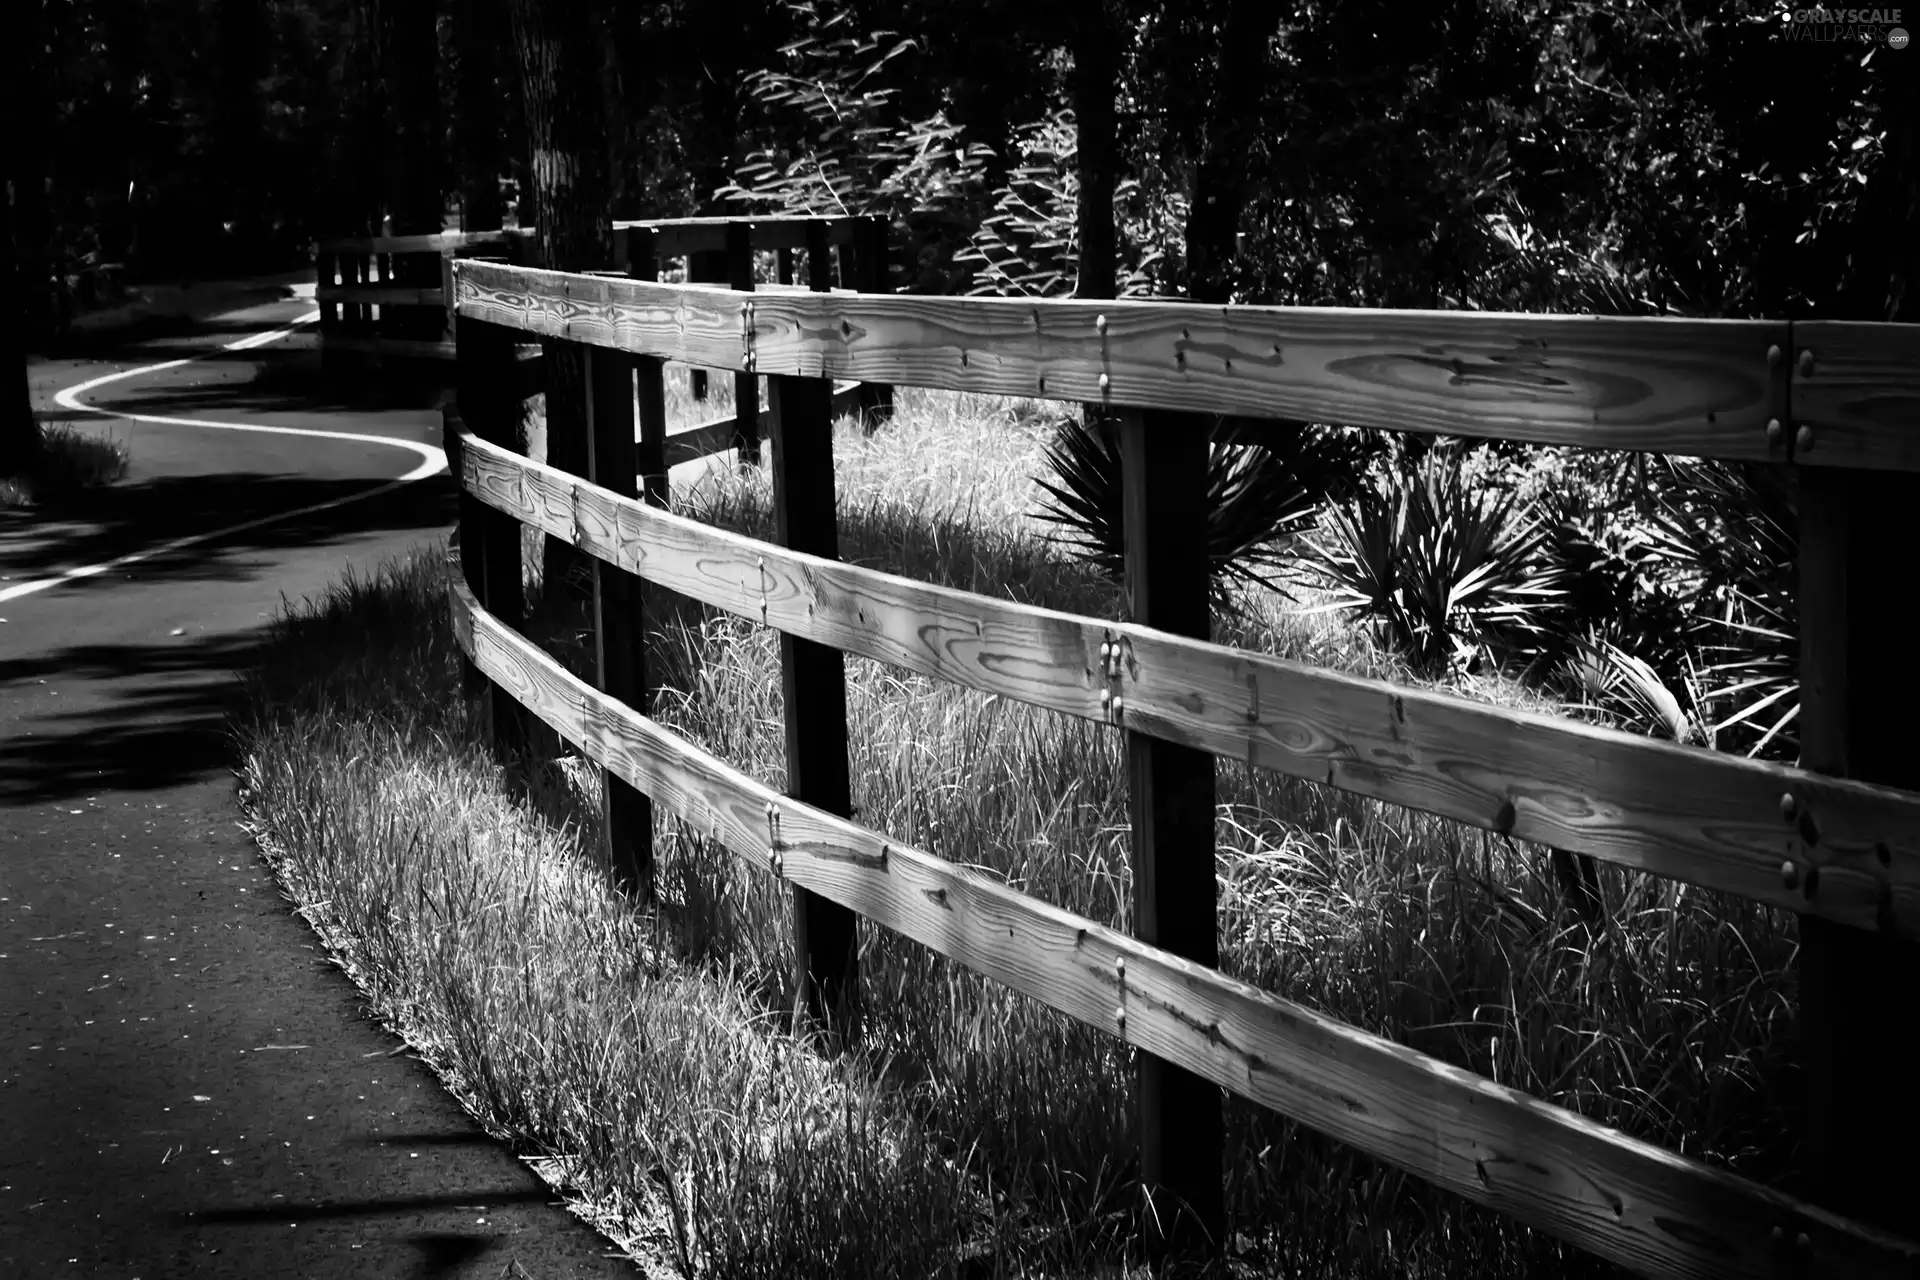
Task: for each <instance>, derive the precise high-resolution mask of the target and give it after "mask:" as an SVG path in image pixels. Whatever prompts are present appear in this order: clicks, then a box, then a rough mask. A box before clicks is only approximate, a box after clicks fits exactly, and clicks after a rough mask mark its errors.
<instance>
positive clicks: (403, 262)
mask: <svg viewBox="0 0 1920 1280" xmlns="http://www.w3.org/2000/svg"><path fill="white" fill-rule="evenodd" d="M374 32H375V39H376V42H377V48H378V53H377V56H376V63H377V65H378V67H379V75H380V80H381V83H382V85H383V86H384V89H385V93H384V97H385V101H386V105H387V119H386V136H387V145H386V155H385V161H386V171H385V173H384V175H383V178H384V181H383V182H382V184H381V186H382V191H383V194H384V195H385V200H384V202H383V203H384V204H385V207H386V213H387V216H388V217H389V218H390V219H391V220H392V226H393V234H394V235H397V236H414V235H434V234H436V233H438V232H439V231H440V229H441V226H442V224H443V222H444V221H445V214H446V202H445V199H444V195H443V190H442V187H441V182H440V178H441V151H442V148H441V146H440V137H441V130H440V81H439V76H438V74H437V70H438V65H439V54H440V42H439V35H438V32H437V30H436V28H435V22H434V4H433V0H377V3H376V21H375V25H374ZM389 261H390V262H391V263H392V278H393V282H394V283H395V284H397V285H404V286H407V287H410V288H416V289H432V288H436V287H438V286H439V284H440V262H439V259H438V258H437V257H433V256H429V255H427V254H407V255H405V256H401V255H395V256H394V257H393V258H391V259H390V260H389ZM445 327H446V318H445V316H444V314H442V313H440V312H436V311H430V310H427V309H426V308H414V309H409V310H403V311H396V312H395V313H394V314H393V315H392V316H391V318H390V320H389V321H388V322H387V323H385V324H384V328H385V330H386V332H387V334H389V335H390V336H392V337H395V338H401V339H413V340H419V341H429V342H430V341H434V340H436V339H438V338H439V337H440V336H441V333H442V331H443V330H444V329H445Z"/></svg>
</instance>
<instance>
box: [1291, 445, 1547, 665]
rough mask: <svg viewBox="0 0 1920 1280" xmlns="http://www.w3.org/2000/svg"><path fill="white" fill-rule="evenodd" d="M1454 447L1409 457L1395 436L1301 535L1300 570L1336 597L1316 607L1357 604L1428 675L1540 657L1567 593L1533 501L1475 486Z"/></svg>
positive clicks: (1355, 607) (1388, 640)
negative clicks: (1349, 494) (1547, 553)
mask: <svg viewBox="0 0 1920 1280" xmlns="http://www.w3.org/2000/svg"><path fill="white" fill-rule="evenodd" d="M1460 453H1461V448H1460V446H1458V445H1457V444H1454V443H1451V442H1447V443H1443V444H1441V445H1440V446H1438V447H1435V448H1434V449H1432V450H1431V451H1429V452H1428V453H1427V454H1426V455H1425V456H1423V457H1421V458H1420V459H1419V460H1418V461H1410V460H1408V459H1406V458H1405V456H1404V454H1403V446H1402V445H1401V444H1400V442H1398V441H1397V440H1396V441H1395V444H1394V449H1393V456H1392V460H1391V463H1390V465H1388V466H1387V467H1386V468H1384V470H1383V471H1382V472H1381V473H1380V476H1379V478H1378V479H1377V481H1376V482H1375V483H1373V484H1371V485H1368V486H1365V487H1362V488H1361V489H1360V490H1359V491H1358V492H1357V493H1356V494H1355V495H1354V496H1353V498H1352V499H1351V500H1350V501H1348V502H1346V503H1343V504H1339V505H1336V506H1334V507H1332V508H1330V509H1329V511H1328V513H1327V518H1326V522H1325V526H1324V528H1323V529H1322V530H1321V531H1319V532H1318V533H1315V534H1312V535H1309V536H1308V537H1307V538H1306V539H1305V545H1306V548H1307V554H1306V556H1305V557H1304V558H1303V562H1302V568H1303V569H1304V570H1305V571H1306V573H1307V575H1308V576H1309V577H1310V578H1313V579H1317V580H1318V581H1319V583H1320V584H1322V585H1323V586H1324V587H1326V588H1327V589H1329V590H1330V591H1331V592H1332V594H1333V599H1332V600H1331V601H1330V602H1329V603H1327V604H1325V605H1322V606H1320V607H1321V608H1322V609H1352V610H1356V611H1358V612H1360V613H1361V614H1362V615H1363V616H1364V617H1366V618H1367V619H1368V620H1369V621H1370V622H1371V623H1372V625H1373V626H1374V627H1375V629H1376V632H1377V634H1378V635H1379V638H1380V639H1381V640H1382V641H1383V642H1384V643H1386V644H1387V645H1388V646H1390V647H1391V648H1393V649H1395V650H1397V651H1398V652H1400V653H1401V654H1403V655H1404V656H1405V657H1406V658H1407V659H1408V660H1409V661H1410V662H1412V663H1413V664H1414V666H1415V667H1417V668H1420V669H1423V670H1428V671H1435V670H1443V669H1465V668H1471V667H1473V666H1476V665H1478V664H1479V663H1480V662H1481V661H1482V660H1484V659H1486V658H1494V659H1496V660H1497V659H1504V658H1506V657H1509V656H1526V657H1528V658H1530V659H1532V658H1537V656H1538V655H1539V654H1540V653H1541V652H1542V650H1543V648H1544V646H1545V645H1546V643H1547V641H1548V636H1549V632H1548V629H1547V624H1548V615H1549V614H1550V613H1551V612H1552V611H1553V610H1554V609H1556V608H1557V607H1558V606H1559V604H1560V601H1561V598H1562V594H1563V593H1562V590H1561V586H1560V580H1561V575H1560V573H1559V572H1558V571H1557V570H1556V569H1554V568H1553V567H1552V566H1550V565H1547V564H1544V563H1542V560H1541V556H1540V554H1539V553H1540V549H1541V546H1542V544H1543V542H1544V540H1545V536H1546V535H1545V530H1544V528H1543V527H1542V524H1541V522H1540V520H1539V519H1538V518H1537V516H1536V515H1535V511H1534V508H1533V505H1532V504H1531V503H1528V504H1524V505H1516V504H1517V503H1518V502H1519V499H1518V496H1517V495H1516V494H1514V493H1512V492H1502V491H1500V490H1498V489H1491V488H1489V487H1486V486H1483V485H1479V484H1476V483H1474V481H1473V479H1472V477H1471V476H1470V475H1468V474H1467V473H1466V472H1465V471H1463V470H1462V468H1461V466H1460Z"/></svg>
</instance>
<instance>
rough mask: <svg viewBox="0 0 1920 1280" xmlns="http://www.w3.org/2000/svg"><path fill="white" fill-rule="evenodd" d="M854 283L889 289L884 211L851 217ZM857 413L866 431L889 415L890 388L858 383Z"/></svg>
mask: <svg viewBox="0 0 1920 1280" xmlns="http://www.w3.org/2000/svg"><path fill="white" fill-rule="evenodd" d="M853 235H854V254H853V257H854V269H855V273H856V274H855V280H856V282H857V283H856V284H855V285H854V287H855V288H856V289H858V290H860V292H862V293H892V292H893V278H892V275H891V273H890V271H889V268H888V258H887V218H886V216H885V215H884V214H875V215H873V216H871V217H865V218H858V219H855V221H854V224H853ZM859 397H860V414H861V417H862V419H863V420H864V421H865V423H866V429H867V432H868V434H872V432H873V430H874V428H875V427H878V426H879V425H880V423H881V422H883V421H885V420H886V419H888V418H891V417H892V416H893V388H892V387H890V386H888V385H887V384H885V383H883V382H863V383H861V384H860V391H859Z"/></svg>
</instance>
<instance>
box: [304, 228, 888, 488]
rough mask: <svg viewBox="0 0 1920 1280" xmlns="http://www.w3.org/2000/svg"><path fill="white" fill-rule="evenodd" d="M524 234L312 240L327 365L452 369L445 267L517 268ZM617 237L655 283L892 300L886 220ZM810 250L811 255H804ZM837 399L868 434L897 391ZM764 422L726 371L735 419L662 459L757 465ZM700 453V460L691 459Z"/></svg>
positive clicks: (536, 384) (697, 377)
mask: <svg viewBox="0 0 1920 1280" xmlns="http://www.w3.org/2000/svg"><path fill="white" fill-rule="evenodd" d="M530 235H531V233H529V232H526V231H519V230H508V231H476V232H457V231H456V232H446V233H443V234H440V235H420V236H373V237H365V236H362V237H352V238H346V239H337V240H326V241H322V242H320V243H318V244H317V245H316V246H315V250H314V263H315V271H316V275H317V285H316V289H315V299H316V301H317V302H318V303H319V305H320V350H321V359H322V361H323V363H324V364H326V365H327V366H328V367H330V368H332V369H335V370H339V371H342V372H345V371H347V370H349V369H364V368H370V367H371V368H378V367H383V366H385V365H387V364H389V363H390V362H395V361H407V362H414V361H422V360H438V361H447V362H449V363H450V362H452V361H453V359H454V327H455V325H454V306H453V287H452V271H453V264H454V263H455V262H456V261H458V260H460V259H463V258H480V259H491V260H496V261H505V262H506V263H508V264H509V265H525V263H526V262H527V261H528V259H529V240H530ZM613 236H614V257H615V262H616V265H617V267H618V269H619V271H620V272H621V273H624V274H626V275H628V276H630V277H632V278H634V279H637V280H658V279H659V277H660V276H661V275H662V274H664V273H665V272H664V268H665V266H666V264H668V263H673V262H676V261H677V262H680V263H681V264H682V266H681V267H680V269H679V273H680V274H681V276H682V278H683V279H684V280H686V281H688V282H690V283H698V284H710V285H724V286H725V287H727V288H730V289H734V290H737V291H741V292H754V291H759V292H766V293H779V292H791V291H795V290H825V291H832V292H855V291H857V292H860V293H864V294H868V295H878V294H885V293H890V292H892V285H891V268H890V262H889V250H888V236H887V220H886V219H885V218H884V217H878V216H858V217H836V218H804V217H777V216H776V217H765V218H672V219H659V220H650V221H636V222H624V221H623V222H615V223H614V224H613ZM816 251H818V255H817V256H809V255H813V254H815V252H816ZM761 255H771V257H772V259H773V261H772V263H771V264H770V273H771V275H772V276H773V279H772V280H771V281H762V280H760V279H759V276H760V275H761V274H763V273H762V271H761V270H760V269H759V268H761V267H763V266H768V265H769V264H766V263H765V262H763V261H761V260H760V256H761ZM796 262H799V263H801V264H802V266H801V270H802V271H804V273H805V276H806V279H805V281H804V282H801V283H796V267H795V264H796ZM512 363H513V365H514V367H515V368H516V370H517V371H518V375H517V376H518V382H517V388H518V390H519V391H520V392H521V393H522V394H528V393H531V392H534V391H537V390H539V389H540V387H541V385H542V379H543V377H544V371H543V368H542V365H541V361H540V358H539V353H538V351H537V350H536V349H535V348H534V347H533V346H531V345H529V344H521V345H520V346H519V347H518V348H517V349H516V351H515V353H514V358H513V362H512ZM691 381H692V390H693V397H694V399H695V400H705V399H707V398H708V375H707V369H706V368H704V367H695V368H694V369H692V370H691ZM834 403H835V409H836V411H837V412H858V413H860V414H862V415H863V417H864V420H865V421H866V423H867V424H868V426H869V428H871V427H872V426H873V425H874V424H876V423H878V422H879V421H881V420H883V419H885V418H886V417H887V416H888V415H889V414H891V412H892V408H893V389H892V387H891V386H889V385H887V384H886V383H883V382H872V381H868V382H860V383H856V384H853V385H852V386H850V387H847V388H843V389H842V390H840V391H839V392H837V393H836V399H835V402H834ZM766 421H767V415H766V414H765V413H764V412H763V411H762V409H761V407H760V383H759V377H758V375H757V374H756V373H755V372H754V371H753V370H751V369H748V370H743V371H741V372H738V373H736V374H735V375H734V411H733V412H732V413H731V414H728V415H725V416H722V417H716V418H714V419H712V420H711V421H709V422H704V423H701V424H700V425H699V426H697V427H695V428H694V429H693V430H691V431H688V432H684V433H680V434H679V435H678V436H677V437H676V441H675V443H674V444H673V445H671V446H670V452H671V453H672V454H673V456H674V458H676V459H677V460H678V461H681V462H684V461H689V460H691V459H692V458H694V457H701V456H705V455H706V454H711V453H717V452H720V451H722V450H723V449H726V448H728V447H732V448H735V449H736V450H737V451H738V453H739V456H740V458H741V460H742V461H743V462H757V461H758V458H759V454H760V445H761V441H762V440H763V439H764V438H765V435H766ZM708 446H711V447H708ZM696 449H697V450H703V452H692V451H693V450H696ZM670 465H672V464H670Z"/></svg>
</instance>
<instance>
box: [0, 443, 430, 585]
mask: <svg viewBox="0 0 1920 1280" xmlns="http://www.w3.org/2000/svg"><path fill="white" fill-rule="evenodd" d="M316 446H317V447H319V448H326V447H328V446H327V444H326V442H325V441H310V440H303V439H290V440H289V441H288V448H289V450H292V449H300V450H303V451H306V452H309V453H311V452H312V451H314V450H315V448H316ZM337 447H338V448H340V449H343V450H346V449H354V450H360V451H363V452H364V451H366V450H370V449H375V448H379V447H380V446H375V445H367V444H355V443H351V442H348V443H343V444H341V445H339V446H337ZM382 452H383V453H385V452H390V453H391V454H392V458H393V461H394V463H395V466H394V472H395V474H396V475H398V474H399V473H400V472H402V471H404V470H406V469H407V468H408V467H410V466H412V465H414V464H416V463H417V462H418V461H419V458H418V456H417V455H415V454H411V453H407V452H402V451H401V450H399V449H393V450H390V451H389V450H384V449H383V450H382ZM387 483H390V481H386V480H365V479H339V480H328V479H313V478H308V477H304V476H298V475H272V474H259V473H248V472H234V473H228V474H224V475H210V476H167V477H160V478H156V479H153V480H148V481H144V482H139V483H133V484H118V485H113V486H111V487H109V488H106V489H99V490H94V491H92V492H90V493H82V494H77V495H74V496H72V497H70V498H67V499H65V500H63V501H62V502H59V503H57V504H49V505H46V506H42V507H39V508H37V509H35V510H33V511H31V512H26V511H0V562H4V563H5V564H6V565H7V567H8V574H9V576H10V577H11V578H12V579H13V580H14V581H15V582H20V581H24V580H26V579H29V578H38V577H43V576H46V575H48V574H53V573H59V572H61V571H63V570H65V569H68V568H72V567H74V566H77V565H88V564H100V563H103V562H105V561H108V560H112V559H114V558H115V557H118V556H123V555H127V554H129V553H131V552H134V551H140V550H143V549H145V548H147V547H152V546H156V545H159V544H161V543H165V542H170V541H173V540H174V539H177V538H185V537H190V536H193V535H195V534H201V533H208V532H211V531H213V530H216V529H222V528H225V527H227V526H230V525H236V524H243V523H245V522H246V521H249V520H257V519H261V518H263V517H267V516H273V515H277V514H279V513H282V512H286V511H296V510H299V509H300V508H302V507H308V506H313V505H316V504H318V503H322V502H331V501H334V500H337V499H341V498H347V497H351V496H353V495H356V494H364V493H370V492H372V491H373V490H375V489H378V488H379V487H380V486H381V485H383V484H387ZM456 499H457V495H456V494H455V492H454V489H453V482H452V479H451V478H450V477H448V476H446V475H444V474H442V475H439V476H434V477H431V478H429V479H426V480H420V481H416V482H414V483H412V484H408V485H405V486H403V487H401V488H399V489H395V490H392V491H390V492H387V493H383V494H379V495H378V496H376V497H371V498H364V499H361V500H359V501H355V502H351V503H347V504H345V505H342V506H339V507H334V508H332V509H330V510H326V511H316V512H314V513H312V514H311V515H304V516H296V517H294V518H292V519H289V520H283V521H279V522H276V523H274V524H269V525H262V526H260V527H259V528H256V529H247V530H243V531H241V532H239V533H234V534H230V535H226V536H223V537H221V538H219V539H217V540H215V541H212V542H205V543H200V544H198V545H196V546H192V547H186V548H182V549H181V550H180V551H178V552H169V553H165V554H163V555H159V556H155V557H154V558H152V559H150V560H145V561H142V562H141V563H139V564H136V565H129V566H127V569H126V570H125V572H126V573H128V574H132V575H133V576H135V577H139V578H159V577H166V578H169V579H172V580H177V581H195V580H198V581H210V580H219V581H232V580H237V579H239V578H242V577H245V576H246V575H248V574H249V573H253V572H256V571H258V570H259V568H260V567H261V563H262V562H261V560H260V559H259V557H261V556H263V555H264V554H265V553H268V552H272V551H278V550H284V549H287V548H292V547H314V546H326V545H330V544H332V543H336V542H339V541H341V540H343V539H345V538H348V537H356V536H360V535H363V534H367V533H381V532H405V531H411V530H419V531H422V532H424V531H427V530H434V531H438V530H441V529H444V528H447V527H448V526H450V525H451V524H452V523H453V521H454V519H455V516H456V513H457V502H456ZM104 580H105V581H112V580H113V578H112V576H107V577H106V578H105V579H104ZM87 586H88V583H87V582H86V581H81V582H76V583H74V584H72V585H70V586H67V587H63V588H61V589H62V590H65V591H83V590H86V589H87Z"/></svg>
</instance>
